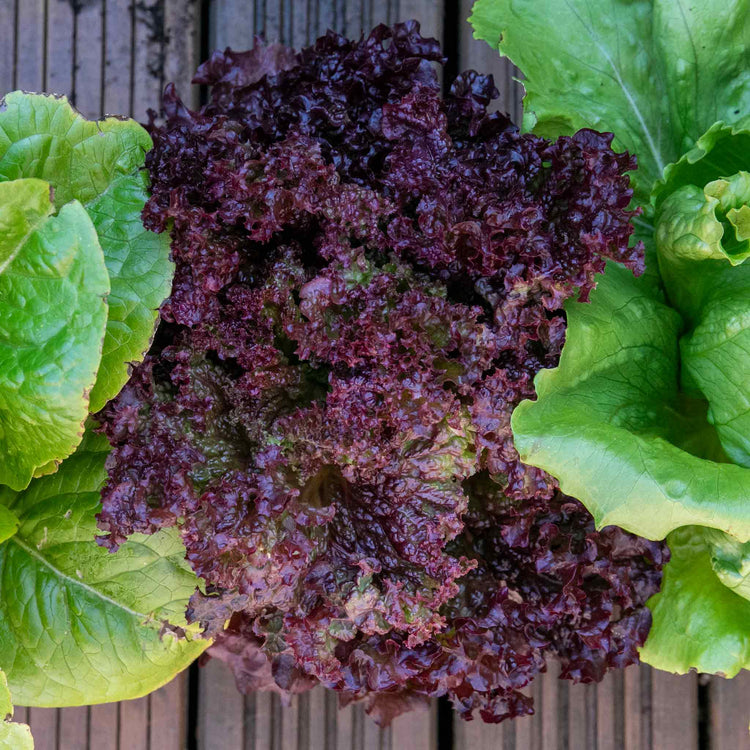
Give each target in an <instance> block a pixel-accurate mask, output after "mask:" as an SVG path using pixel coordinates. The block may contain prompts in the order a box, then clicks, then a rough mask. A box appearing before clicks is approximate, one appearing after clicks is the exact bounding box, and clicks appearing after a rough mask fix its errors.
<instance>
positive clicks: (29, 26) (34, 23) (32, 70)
mask: <svg viewBox="0 0 750 750" xmlns="http://www.w3.org/2000/svg"><path fill="white" fill-rule="evenodd" d="M44 6H45V3H44V0H18V2H17V4H16V75H15V83H14V88H17V89H23V90H24V91H41V90H42V89H43V88H44V65H45V55H44V41H45V36H46V23H45V7H44Z"/></svg>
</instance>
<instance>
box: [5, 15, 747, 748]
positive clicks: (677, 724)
mask: <svg viewBox="0 0 750 750" xmlns="http://www.w3.org/2000/svg"><path fill="white" fill-rule="evenodd" d="M470 8H471V0H446V3H445V4H444V3H443V2H440V1H434V0H203V2H201V1H200V0H0V93H4V92H6V91H10V90H13V89H16V88H21V89H25V90H28V91H42V90H43V91H50V92H55V93H59V94H67V95H68V96H69V97H71V99H72V100H73V101H74V102H75V104H76V106H77V107H78V108H79V109H80V110H81V111H82V112H83V113H84V114H86V115H87V116H92V117H93V116H100V115H102V114H104V113H113V114H127V115H130V116H133V117H136V118H137V119H139V120H140V121H144V120H145V119H146V117H147V115H146V112H147V109H148V108H149V107H151V108H158V106H159V95H160V92H161V91H162V89H163V87H164V84H165V83H166V82H168V81H175V82H176V84H177V87H178V90H179V91H180V93H181V95H182V96H183V98H184V99H185V100H186V101H189V102H190V103H192V104H196V103H197V101H198V91H197V87H192V89H191V87H190V78H191V76H192V73H193V71H194V69H195V66H196V65H197V63H198V61H199V59H200V57H201V43H203V54H206V53H207V52H208V51H209V50H210V49H212V48H217V47H225V46H232V47H235V48H239V49H242V48H247V47H248V46H250V44H251V43H252V38H253V36H254V35H256V34H262V35H264V36H265V38H266V39H267V40H269V41H281V42H284V43H286V44H291V45H294V46H300V45H303V44H306V43H308V42H311V41H313V40H314V39H315V38H316V37H317V36H318V35H320V34H322V33H324V32H325V31H326V30H327V29H328V28H333V29H335V30H336V31H340V32H342V33H345V34H348V35H355V36H356V35H358V34H359V33H360V32H361V31H362V30H367V29H369V28H370V27H372V26H374V25H375V24H377V23H380V22H384V23H393V22H395V21H399V20H405V19H408V18H418V19H419V20H420V21H421V24H422V30H423V32H424V33H425V34H429V35H431V36H434V37H436V38H438V39H443V40H445V41H447V42H448V44H447V48H449V49H453V50H455V51H456V52H457V54H458V65H457V69H458V70H463V69H465V68H474V69H475V70H479V71H482V72H491V73H493V74H494V76H495V82H496V85H497V87H498V90H499V91H500V99H499V101H498V103H497V107H498V108H499V109H501V110H504V111H506V112H508V113H509V114H510V115H511V117H512V119H513V120H514V121H516V122H518V121H520V117H521V101H520V96H521V88H520V85H519V84H517V83H515V82H514V81H513V77H514V76H515V75H517V71H516V70H515V69H514V68H513V67H512V66H511V65H509V64H508V63H507V62H506V61H503V60H500V58H499V57H498V56H497V55H496V53H495V52H494V51H493V50H491V49H490V48H489V47H488V46H487V45H486V44H484V43H481V42H478V41H476V40H474V39H472V36H471V30H470V28H469V26H468V25H467V24H465V23H464V20H465V19H466V17H467V16H468V15H469V12H470ZM202 24H207V25H205V26H202ZM188 679H189V678H188V675H187V674H183V675H180V676H179V677H178V678H177V679H176V680H174V681H173V682H172V683H170V684H169V685H167V686H165V687H164V688H162V689H160V690H159V691H157V692H155V693H154V694H152V695H151V696H149V697H147V698H142V699H140V700H137V701H127V702H123V703H120V704H105V705H101V706H92V707H88V708H87V707H84V708H69V709H37V708H32V709H25V708H20V709H18V712H17V718H18V719H19V720H21V721H29V722H30V723H31V726H32V729H33V732H34V735H35V740H36V747H37V750H182V749H183V748H185V747H190V748H193V747H197V748H200V750H319V749H321V750H437V748H438V716H437V708H436V705H434V704H433V706H432V708H431V709H430V710H429V711H425V712H422V713H415V714H411V715H408V716H405V717H402V718H400V719H398V720H397V721H396V722H394V724H393V726H392V727H390V728H388V729H380V728H378V727H377V726H376V725H375V724H374V723H373V722H372V721H371V720H370V719H369V718H367V716H366V715H365V714H364V712H363V710H362V708H361V707H359V706H355V707H351V706H350V707H348V708H346V709H343V710H337V700H336V696H335V695H333V694H331V693H327V692H326V691H324V690H322V689H318V690H314V691H312V692H311V693H309V694H307V695H303V696H299V697H297V698H295V699H294V700H293V701H292V704H291V705H290V706H289V707H284V706H282V705H281V702H280V701H279V699H278V697H276V696H272V695H267V694H259V695H251V696H242V695H240V694H239V693H238V692H237V690H236V689H235V687H234V683H233V680H232V678H231V676H230V675H229V673H228V671H227V669H226V668H225V667H224V666H223V665H222V664H220V663H218V662H211V663H209V665H208V666H207V667H205V668H204V669H202V670H201V671H200V676H199V678H198V685H197V711H194V714H193V715H189V713H188ZM530 690H531V692H532V694H533V695H534V698H535V702H536V714H535V715H534V716H532V717H528V718H524V719H521V720H517V721H515V722H506V723H504V724H502V725H500V726H487V725H484V724H482V723H481V722H480V721H474V722H470V723H467V722H463V721H460V720H458V719H455V720H454V723H453V731H452V733H449V734H452V742H451V741H450V736H449V735H446V734H445V733H444V735H443V737H441V738H440V750H451V746H452V749H453V750H579V749H583V750H673V749H674V750H698V748H699V746H700V747H701V748H703V747H707V746H710V750H741V749H742V748H750V736H749V735H748V727H747V725H748V719H750V675H749V674H747V673H745V674H743V675H742V676H740V677H738V678H737V679H735V680H732V681H726V680H722V679H720V678H713V679H711V680H710V681H709V682H708V683H707V685H706V686H705V687H704V688H703V689H702V691H700V696H701V698H700V700H699V687H698V681H697V678H696V677H695V676H694V675H690V676H686V677H673V676H671V675H666V674H662V673H658V672H654V671H652V670H650V669H648V668H645V667H644V668H635V667H631V668H629V669H627V670H625V671H624V672H621V673H616V674H611V675H609V676H608V677H607V679H606V680H605V681H604V682H603V683H602V684H600V685H585V686H583V685H569V684H568V683H567V682H565V681H561V680H557V679H556V677H555V674H553V673H549V674H545V675H543V676H541V677H540V678H539V679H538V680H537V681H536V683H535V684H534V685H533V686H531V688H530ZM193 708H194V709H195V708H196V707H195V706H194V707H193ZM448 721H449V722H450V717H448ZM440 725H441V726H443V727H445V717H443V720H442V721H441V724H440ZM706 743H709V744H706Z"/></svg>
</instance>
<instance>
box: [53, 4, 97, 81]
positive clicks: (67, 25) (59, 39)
mask: <svg viewBox="0 0 750 750" xmlns="http://www.w3.org/2000/svg"><path fill="white" fill-rule="evenodd" d="M74 26H75V24H74V16H73V8H72V6H71V4H70V3H66V2H59V0H55V2H52V3H49V2H48V3H47V50H46V53H47V60H46V64H45V66H44V67H45V70H46V77H45V81H44V90H45V91H49V92H54V93H59V94H70V93H71V92H72V91H73V64H74V61H75V60H74V58H75V49H74V45H73V44H72V43H71V42H72V40H73V37H74ZM83 41H84V42H87V41H88V38H84V40H83Z"/></svg>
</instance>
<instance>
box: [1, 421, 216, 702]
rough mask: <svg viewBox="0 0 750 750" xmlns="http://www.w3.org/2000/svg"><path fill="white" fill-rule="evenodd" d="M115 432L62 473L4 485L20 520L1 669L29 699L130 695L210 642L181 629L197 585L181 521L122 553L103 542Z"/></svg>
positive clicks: (9, 554) (11, 557) (11, 544)
mask: <svg viewBox="0 0 750 750" xmlns="http://www.w3.org/2000/svg"><path fill="white" fill-rule="evenodd" d="M108 449H109V446H108V444H107V441H106V439H105V438H104V437H102V436H98V435H94V434H91V433H87V435H86V437H85V438H84V441H83V443H82V444H81V447H80V448H79V449H78V451H77V452H76V453H75V454H74V455H73V456H71V457H70V458H69V459H67V460H66V461H65V462H64V463H63V464H62V466H61V467H60V469H59V470H58V472H57V473H56V474H53V475H51V476H48V477H44V478H43V479H37V480H35V481H34V482H33V483H32V484H31V485H30V486H29V488H28V489H27V490H26V491H24V492H20V493H17V492H13V491H11V490H9V489H8V488H2V489H0V505H3V506H5V507H6V508H9V509H10V510H11V511H12V512H13V513H14V514H15V515H16V516H17V517H18V518H19V520H20V527H19V529H18V531H17V533H16V534H15V535H14V536H13V537H11V538H10V539H8V540H7V541H5V542H4V543H3V544H2V545H0V633H2V634H3V637H2V639H0V668H2V669H3V670H5V672H6V674H7V675H8V679H9V682H10V685H11V689H12V691H13V695H14V699H15V700H16V702H17V703H19V704H21V705H34V706H71V705H83V704H88V703H102V702H106V701H117V700H125V699H129V698H135V697H138V696H141V695H144V694H146V693H148V692H150V691H152V690H154V689H156V688H157V687H159V686H160V685H162V684H164V683H166V682H167V681H169V680H170V679H171V678H172V677H173V676H174V675H175V674H177V673H178V672H179V671H181V670H182V669H184V668H185V667H186V666H187V665H188V664H189V663H190V662H191V661H193V660H194V659H195V658H196V657H197V656H198V655H199V654H200V653H201V652H202V651H203V650H204V649H205V648H206V647H207V646H208V641H206V640H202V639H196V638H193V639H190V638H188V639H180V638H177V637H175V635H174V634H173V632H172V631H171V629H170V628H166V629H165V632H164V633H163V635H160V631H161V630H162V629H163V625H164V623H165V621H167V620H168V621H169V622H170V623H171V624H172V625H176V626H181V627H184V628H185V629H186V630H187V631H188V634H189V635H190V634H191V633H192V632H193V630H192V629H191V628H188V627H187V626H186V624H185V620H184V611H185V606H186V604H187V600H188V598H189V596H190V595H191V594H192V593H193V591H194V590H195V587H196V583H197V580H196V577H195V575H194V574H193V573H192V571H191V570H190V568H189V566H188V565H187V563H186V562H185V559H184V557H185V550H184V547H183V545H182V542H181V540H180V537H179V533H178V531H177V529H169V530H165V531H162V532H159V533H158V534H155V535H153V536H142V535H138V534H136V535H134V536H133V537H132V538H131V539H130V540H129V541H128V542H127V543H126V544H124V545H122V547H121V548H120V551H119V552H118V553H117V554H116V555H111V554H109V553H108V552H107V551H106V550H105V549H104V548H102V547H99V546H98V545H97V544H95V542H94V541H93V539H94V537H95V535H96V533H97V528H96V520H95V515H96V513H97V511H98V510H99V509H100V499H99V493H100V490H101V488H102V486H103V484H104V482H105V479H106V471H105V468H104V462H105V457H106V454H107V451H108Z"/></svg>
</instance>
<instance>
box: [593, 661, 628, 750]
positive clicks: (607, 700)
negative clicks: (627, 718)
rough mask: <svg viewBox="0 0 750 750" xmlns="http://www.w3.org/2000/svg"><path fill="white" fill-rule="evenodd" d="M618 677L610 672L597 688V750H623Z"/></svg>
mask: <svg viewBox="0 0 750 750" xmlns="http://www.w3.org/2000/svg"><path fill="white" fill-rule="evenodd" d="M617 678H618V675H617V674H616V673H615V672H608V673H607V674H606V675H605V676H604V679H603V680H602V681H601V682H600V683H599V684H598V685H597V686H596V750H622V747H623V743H624V737H623V735H622V734H619V733H618V728H619V723H618V719H617V716H618V713H619V715H622V711H621V709H620V707H619V706H618V705H617V693H618V692H621V691H619V689H618V687H617Z"/></svg>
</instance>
